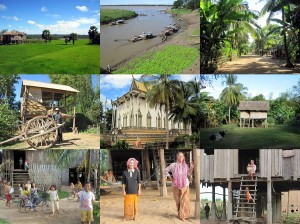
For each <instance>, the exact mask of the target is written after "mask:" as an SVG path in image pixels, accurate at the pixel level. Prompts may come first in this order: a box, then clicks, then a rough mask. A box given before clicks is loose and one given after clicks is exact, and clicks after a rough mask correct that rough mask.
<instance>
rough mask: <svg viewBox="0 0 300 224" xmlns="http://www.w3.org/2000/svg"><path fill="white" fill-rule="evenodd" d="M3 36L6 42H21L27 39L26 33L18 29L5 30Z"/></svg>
mask: <svg viewBox="0 0 300 224" xmlns="http://www.w3.org/2000/svg"><path fill="white" fill-rule="evenodd" d="M1 36H2V38H1V40H2V42H3V43H4V44H20V43H23V42H24V41H25V40H26V33H24V32H19V31H17V30H12V31H7V32H4V33H2V34H1Z"/></svg>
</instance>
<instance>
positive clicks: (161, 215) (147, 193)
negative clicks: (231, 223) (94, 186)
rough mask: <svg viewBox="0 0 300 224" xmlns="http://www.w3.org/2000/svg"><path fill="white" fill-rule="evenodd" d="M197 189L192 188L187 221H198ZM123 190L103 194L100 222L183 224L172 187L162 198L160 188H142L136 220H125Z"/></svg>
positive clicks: (114, 223)
mask: <svg viewBox="0 0 300 224" xmlns="http://www.w3.org/2000/svg"><path fill="white" fill-rule="evenodd" d="M195 198H196V196H195V190H193V189H191V215H190V217H191V218H190V219H188V220H186V222H185V223H197V224H199V220H196V219H195V215H194V213H195V210H194V209H195ZM123 203H124V201H123V195H122V194H121V192H111V193H110V194H108V195H104V196H101V200H100V211H101V213H100V224H117V223H134V224H151V223H153V224H154V223H155V224H160V223H161V224H162V223H164V224H182V223H183V222H182V221H181V220H179V219H178V217H177V212H176V206H175V202H174V199H173V195H172V188H171V187H168V196H167V197H165V198H162V197H160V196H159V191H158V190H148V189H147V190H142V195H141V196H139V202H138V208H139V214H138V216H137V220H136V221H123V208H124V204H123Z"/></svg>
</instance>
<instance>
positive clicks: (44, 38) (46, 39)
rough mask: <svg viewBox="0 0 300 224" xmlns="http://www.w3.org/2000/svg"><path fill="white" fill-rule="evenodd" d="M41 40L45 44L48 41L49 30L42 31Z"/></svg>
mask: <svg viewBox="0 0 300 224" xmlns="http://www.w3.org/2000/svg"><path fill="white" fill-rule="evenodd" d="M42 39H43V40H45V42H46V44H47V43H48V41H49V40H50V31H49V30H43V33H42Z"/></svg>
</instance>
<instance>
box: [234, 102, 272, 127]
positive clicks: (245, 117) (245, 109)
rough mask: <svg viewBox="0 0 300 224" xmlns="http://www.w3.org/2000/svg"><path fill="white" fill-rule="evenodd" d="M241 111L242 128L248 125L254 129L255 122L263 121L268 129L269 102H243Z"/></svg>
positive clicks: (240, 107) (240, 105)
mask: <svg viewBox="0 0 300 224" xmlns="http://www.w3.org/2000/svg"><path fill="white" fill-rule="evenodd" d="M237 109H238V110H239V111H240V127H244V126H245V125H247V126H248V127H249V126H250V123H251V121H252V127H254V122H255V120H263V123H262V124H263V125H264V126H265V127H267V117H268V111H269V110H270V106H269V101H241V102H240V104H239V106H238V108H237Z"/></svg>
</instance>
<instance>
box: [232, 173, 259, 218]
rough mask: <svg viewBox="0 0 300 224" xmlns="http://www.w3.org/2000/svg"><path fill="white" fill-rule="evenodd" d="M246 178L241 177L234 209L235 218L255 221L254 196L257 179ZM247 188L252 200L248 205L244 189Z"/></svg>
mask: <svg viewBox="0 0 300 224" xmlns="http://www.w3.org/2000/svg"><path fill="white" fill-rule="evenodd" d="M249 178H250V177H248V176H242V179H241V184H240V190H239V197H238V201H237V205H236V208H235V216H236V217H235V218H242V217H245V219H252V220H255V219H256V196H257V181H258V180H257V177H256V176H255V177H254V179H253V180H251V179H249ZM246 187H248V188H249V193H250V194H251V197H252V198H253V202H250V203H248V200H247V198H246V192H245V188H246Z"/></svg>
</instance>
